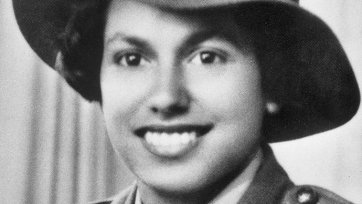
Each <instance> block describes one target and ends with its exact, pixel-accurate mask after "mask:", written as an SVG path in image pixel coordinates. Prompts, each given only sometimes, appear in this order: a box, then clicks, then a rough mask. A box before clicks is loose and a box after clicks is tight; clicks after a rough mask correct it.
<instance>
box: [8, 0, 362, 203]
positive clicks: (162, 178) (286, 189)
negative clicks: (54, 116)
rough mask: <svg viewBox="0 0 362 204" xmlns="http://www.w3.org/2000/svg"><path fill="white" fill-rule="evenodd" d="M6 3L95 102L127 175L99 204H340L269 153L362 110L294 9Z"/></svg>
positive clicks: (38, 47)
mask: <svg viewBox="0 0 362 204" xmlns="http://www.w3.org/2000/svg"><path fill="white" fill-rule="evenodd" d="M13 2H14V9H15V13H16V15H17V20H18V23H19V26H20V28H21V30H22V32H23V34H24V36H25V37H26V39H27V40H28V42H29V44H30V45H31V46H32V48H33V49H34V50H35V52H37V53H38V55H39V56H40V57H41V58H42V59H43V60H44V61H45V62H46V63H48V64H49V65H50V66H52V67H54V68H55V69H56V70H57V71H59V73H60V74H61V75H62V76H63V77H64V78H65V79H66V80H67V82H68V83H69V84H70V85H71V86H72V87H73V88H74V89H75V90H77V91H78V92H79V93H80V94H81V95H82V96H83V97H84V98H86V99H88V100H90V101H97V102H99V103H100V106H101V108H102V111H103V114H104V119H105V124H106V128H107V132H108V135H109V137H110V140H111V142H112V144H113V147H114V149H115V150H116V152H117V153H118V154H119V155H120V157H121V158H122V159H123V160H124V161H125V163H126V164H127V165H128V167H129V168H130V170H131V171H132V172H133V173H134V174H135V176H136V177H137V182H136V184H135V185H134V186H132V187H131V188H130V189H128V190H126V191H124V192H122V193H120V194H119V195H117V196H116V197H114V198H113V199H111V200H110V201H107V202H105V203H111V202H112V203H146V204H147V203H317V202H321V203H348V201H346V200H344V199H343V198H340V197H339V196H337V195H335V194H333V193H331V192H329V191H327V190H324V189H321V188H318V187H314V186H295V185H294V184H293V183H292V182H291V181H290V180H289V178H288V176H287V174H286V173H285V172H284V170H283V169H282V168H281V167H280V166H279V165H278V163H277V162H276V160H275V158H274V156H273V153H272V151H271V150H270V148H269V147H268V145H267V143H269V142H274V141H285V140H291V139H296V138H301V137H304V136H308V135H311V134H314V133H318V132H321V131H325V130H329V129H332V128H335V127H338V126H340V125H342V124H344V123H345V122H347V121H348V120H349V119H350V118H351V117H352V116H353V115H354V113H355V112H356V110H357V108H358V105H359V90H358V87H357V84H356V81H355V78H354V75H353V72H352V69H351V67H350V65H349V62H348V60H347V58H346V56H345V54H344V52H343V50H342V48H341V46H340V44H339V43H338V41H337V39H336V37H335V36H334V34H333V33H332V32H331V31H330V29H329V28H328V27H327V26H326V25H325V24H324V23H323V22H322V21H321V20H319V19H318V18H316V17H315V16H313V15H312V14H310V13H308V12H307V11H305V10H303V9H301V8H300V7H298V5H297V3H296V2H294V1H291V0H289V1H286V0H285V1H281V0H274V1H272V0H270V1H260V0H259V1H258V0H236V1H235V0H229V1H217V0H215V1H212V0H210V1H205V0H204V1H202V0H199V1H187V0H184V1H162V0H154V1H147V0H111V1H105V0H98V1H97V0H93V1H74V2H64V1H60V0H49V1H47V2H46V3H45V2H44V1H40V0H33V1H27V2H24V1H20V0H14V1H13ZM25 16H26V17H27V18H25ZM29 16H30V18H29Z"/></svg>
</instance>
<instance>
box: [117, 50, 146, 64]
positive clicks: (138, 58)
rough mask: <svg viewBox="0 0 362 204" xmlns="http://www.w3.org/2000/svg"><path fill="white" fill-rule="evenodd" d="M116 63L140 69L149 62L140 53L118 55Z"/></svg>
mask: <svg viewBox="0 0 362 204" xmlns="http://www.w3.org/2000/svg"><path fill="white" fill-rule="evenodd" d="M114 62H115V63H116V64H118V65H120V66H123V67H138V66H143V65H145V63H146V62H147V60H146V59H145V58H144V57H143V56H142V55H141V54H139V53H126V54H120V55H116V56H115V57H114Z"/></svg>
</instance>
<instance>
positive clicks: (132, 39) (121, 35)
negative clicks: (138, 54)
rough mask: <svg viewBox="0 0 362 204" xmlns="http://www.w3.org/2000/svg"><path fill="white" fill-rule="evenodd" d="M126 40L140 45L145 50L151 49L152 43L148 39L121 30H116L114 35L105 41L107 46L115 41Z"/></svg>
mask: <svg viewBox="0 0 362 204" xmlns="http://www.w3.org/2000/svg"><path fill="white" fill-rule="evenodd" d="M120 40H122V41H125V42H127V43H128V44H130V45H133V46H135V47H139V48H141V49H145V50H151V45H150V44H149V43H148V42H147V41H146V40H143V39H141V38H138V37H133V36H128V35H126V34H124V33H121V32H116V33H115V34H114V35H112V36H111V37H110V38H108V39H107V40H106V42H105V47H107V46H108V45H110V44H112V43H113V42H115V41H120Z"/></svg>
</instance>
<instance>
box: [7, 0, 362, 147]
mask: <svg viewBox="0 0 362 204" xmlns="http://www.w3.org/2000/svg"><path fill="white" fill-rule="evenodd" d="M72 2H73V1H72V0H47V1H44V0H27V1H23V0H13V7H14V11H15V16H16V19H17V22H18V24H19V27H20V30H21V32H22V33H23V35H24V37H25V39H26V40H27V42H28V43H29V45H30V46H31V47H32V49H33V50H34V51H35V52H36V53H37V54H38V55H39V57H40V58H41V59H42V60H43V61H44V62H45V63H47V64H48V65H49V66H50V67H53V68H54V66H55V63H56V57H57V54H58V52H59V48H58V47H57V45H56V43H55V42H56V39H57V37H58V36H59V34H60V33H61V32H63V31H64V29H65V27H66V25H67V22H68V20H69V18H70V16H71V15H72V5H71V3H72ZM152 2H170V1H163V0H160V1H152ZM172 2H176V1H172ZM188 2H193V1H188ZM217 2H220V1H217ZM287 2H288V1H281V0H280V1H265V0H264V1H263V0H260V1H257V0H239V1H237V4H236V3H233V4H224V5H213V6H210V5H209V6H205V8H206V9H209V8H214V7H216V6H217V7H225V8H230V7H232V8H233V9H235V8H236V7H238V8H240V13H239V15H238V18H240V21H250V22H252V23H251V24H250V25H249V26H251V27H253V29H255V30H258V32H259V35H260V36H262V37H263V39H264V42H267V43H265V45H259V46H261V47H262V49H264V50H265V52H264V54H263V58H264V59H267V60H265V61H264V62H268V63H269V62H270V61H272V63H270V64H267V65H265V66H262V67H263V68H265V67H267V69H266V70H264V71H263V77H264V79H263V83H264V84H263V88H264V91H265V92H266V94H267V95H268V96H269V97H270V98H271V99H272V100H274V101H275V102H277V103H278V104H280V105H281V109H280V111H279V113H278V114H275V115H269V114H266V115H265V117H264V128H263V130H264V134H265V136H266V138H267V141H268V142H277V141H286V140H291V139H296V138H301V137H305V136H308V135H312V134H316V133H319V132H322V131H326V130H329V129H333V128H336V127H338V126H340V125H342V124H344V123H346V122H347V121H349V120H350V119H351V118H352V117H353V116H354V114H355V113H356V112H357V109H358V107H359V102H360V93H359V88H358V85H357V82H356V79H355V76H354V73H353V70H352V68H351V65H350V63H349V61H348V59H347V57H346V54H345V52H344V51H343V48H342V46H341V45H340V43H339V41H338V40H337V38H336V36H335V35H334V33H333V32H332V31H331V29H330V28H329V27H328V26H327V25H326V24H325V23H324V22H323V21H322V20H320V19H319V18H318V17H316V16H315V15H313V14H311V13H310V12H308V11H307V10H305V9H303V8H301V7H299V6H298V5H297V4H293V3H287ZM167 5H168V4H167V3H164V4H163V5H159V6H163V7H169V8H170V9H188V10H190V9H193V10H195V9H204V8H203V7H202V8H201V7H200V5H198V6H188V7H177V6H167ZM178 5H182V4H178ZM241 11H244V12H241ZM246 13H252V14H253V15H246ZM269 60H270V61H269ZM261 63H263V62H261ZM296 79H297V80H296Z"/></svg>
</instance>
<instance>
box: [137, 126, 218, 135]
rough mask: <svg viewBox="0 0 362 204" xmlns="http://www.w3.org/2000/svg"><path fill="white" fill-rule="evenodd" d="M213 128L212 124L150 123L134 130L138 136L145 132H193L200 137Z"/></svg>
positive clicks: (168, 133) (169, 133)
mask: <svg viewBox="0 0 362 204" xmlns="http://www.w3.org/2000/svg"><path fill="white" fill-rule="evenodd" d="M212 128H213V125H212V124H207V125H174V126H163V125H152V126H145V127H141V128H138V129H136V130H135V131H134V133H135V135H137V136H138V137H144V136H145V135H146V133H155V134H163V133H164V134H167V135H171V134H183V133H195V134H196V136H197V137H201V136H203V135H205V134H206V133H208V132H209V131H210V130H211V129H212Z"/></svg>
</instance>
